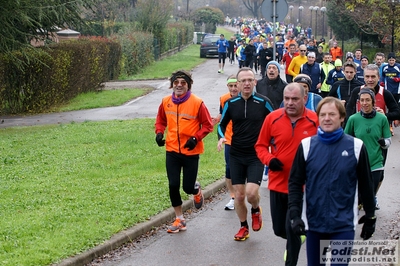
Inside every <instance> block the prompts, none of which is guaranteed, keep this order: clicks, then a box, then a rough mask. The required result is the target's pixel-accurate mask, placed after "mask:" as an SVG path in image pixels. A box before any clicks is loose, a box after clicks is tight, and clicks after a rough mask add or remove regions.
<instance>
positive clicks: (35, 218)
mask: <svg viewBox="0 0 400 266" xmlns="http://www.w3.org/2000/svg"><path fill="white" fill-rule="evenodd" d="M153 132H154V119H136V120H129V121H109V122H85V123H71V124H65V125H51V126H34V127H16V128H6V129H1V130H0V147H1V148H0V150H1V152H0V154H1V155H0V171H1V176H2V178H1V182H2V185H1V187H0V194H1V198H0V209H1V214H2V215H1V216H0V238H1V241H0V265H10V266H11V265H12V266H14V265H48V264H51V263H54V262H57V261H59V260H61V259H62V258H66V257H68V256H70V255H73V254H76V253H79V252H82V251H84V250H87V249H89V248H92V247H94V246H96V245H98V244H100V243H102V242H103V241H104V240H105V239H108V238H110V237H111V236H112V235H113V234H115V233H117V232H119V231H121V230H124V229H126V228H128V227H131V226H132V225H134V224H136V223H139V222H142V221H145V220H146V219H147V218H149V217H151V216H153V215H155V214H157V213H160V212H161V211H163V210H165V209H167V208H168V207H170V201H169V197H168V189H167V188H168V183H167V178H166V173H165V148H164V147H162V148H160V147H158V146H157V145H156V143H155V141H154V138H155V135H154V134H153ZM216 143H217V139H216V136H215V133H212V134H211V135H210V136H208V137H207V138H206V139H205V146H206V147H205V149H206V152H205V153H204V154H203V155H202V156H201V159H200V169H199V175H198V178H199V181H200V182H201V184H202V185H203V186H206V185H208V184H210V183H212V182H215V181H216V180H218V179H220V178H221V177H222V176H223V174H224V160H223V153H218V152H217V151H216V150H217V149H216ZM182 195H185V194H184V193H183V192H182ZM187 198H188V197H187V196H186V199H187Z"/></svg>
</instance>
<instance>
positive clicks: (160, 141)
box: [156, 133, 165, 147]
mask: <svg viewBox="0 0 400 266" xmlns="http://www.w3.org/2000/svg"><path fill="white" fill-rule="evenodd" d="M163 138H164V134H163V133H157V136H156V142H157V144H158V146H160V147H162V146H164V145H165V139H163Z"/></svg>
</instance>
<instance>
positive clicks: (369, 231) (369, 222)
mask: <svg viewBox="0 0 400 266" xmlns="http://www.w3.org/2000/svg"><path fill="white" fill-rule="evenodd" d="M375 223H376V216H375V217H372V218H367V217H366V216H365V215H364V216H362V217H361V218H360V220H358V224H364V225H363V227H362V229H361V235H360V236H361V237H362V238H363V239H364V240H367V239H369V238H370V237H371V236H372V235H373V234H374V232H375Z"/></svg>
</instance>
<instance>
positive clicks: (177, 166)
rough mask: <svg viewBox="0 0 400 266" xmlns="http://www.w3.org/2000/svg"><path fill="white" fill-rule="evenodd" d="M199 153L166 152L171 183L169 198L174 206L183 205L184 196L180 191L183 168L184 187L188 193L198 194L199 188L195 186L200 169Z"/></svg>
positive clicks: (169, 181)
mask: <svg viewBox="0 0 400 266" xmlns="http://www.w3.org/2000/svg"><path fill="white" fill-rule="evenodd" d="M199 158H200V156H199V155H190V156H189V155H184V154H181V153H176V152H168V151H167V154H166V160H165V162H166V168H167V176H168V184H169V198H170V200H171V204H172V207H177V206H181V205H182V198H181V194H180V191H179V188H180V186H181V171H182V169H183V178H182V184H183V185H182V188H183V191H185V192H186V193H187V194H193V195H195V194H197V193H198V192H199V190H198V189H195V188H194V184H195V182H196V178H197V171H198V169H199Z"/></svg>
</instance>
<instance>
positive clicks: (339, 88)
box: [328, 61, 364, 106]
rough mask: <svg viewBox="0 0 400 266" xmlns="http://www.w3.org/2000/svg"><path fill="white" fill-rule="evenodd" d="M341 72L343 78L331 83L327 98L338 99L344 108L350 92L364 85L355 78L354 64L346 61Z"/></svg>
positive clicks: (355, 68)
mask: <svg viewBox="0 0 400 266" xmlns="http://www.w3.org/2000/svg"><path fill="white" fill-rule="evenodd" d="M343 72H344V77H345V78H344V79H342V80H339V81H336V82H335V83H333V85H332V88H331V90H330V91H329V95H328V96H332V97H335V98H338V99H339V100H340V101H341V102H342V103H343V104H344V106H346V105H347V102H348V101H349V99H350V96H351V92H352V91H353V90H354V89H355V88H357V87H360V86H362V85H363V84H364V83H362V82H361V81H359V80H358V79H357V78H355V75H356V73H357V66H356V64H355V63H353V62H348V61H347V62H346V63H344V65H343Z"/></svg>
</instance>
